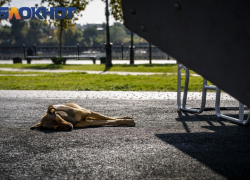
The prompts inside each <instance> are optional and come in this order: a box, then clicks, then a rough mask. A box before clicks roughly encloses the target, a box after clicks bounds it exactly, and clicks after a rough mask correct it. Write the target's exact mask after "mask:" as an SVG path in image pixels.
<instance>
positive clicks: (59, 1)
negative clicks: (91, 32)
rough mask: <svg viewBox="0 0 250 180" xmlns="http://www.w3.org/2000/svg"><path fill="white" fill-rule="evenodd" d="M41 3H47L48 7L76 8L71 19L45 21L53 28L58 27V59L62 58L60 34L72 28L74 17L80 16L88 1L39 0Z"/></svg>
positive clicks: (75, 19)
mask: <svg viewBox="0 0 250 180" xmlns="http://www.w3.org/2000/svg"><path fill="white" fill-rule="evenodd" d="M41 3H42V4H43V3H48V7H64V8H65V7H76V11H74V13H72V19H68V18H65V19H61V20H57V19H54V20H51V19H46V21H47V23H48V24H49V25H54V26H55V27H59V32H60V35H59V45H60V57H62V33H63V31H64V30H65V29H67V28H68V27H69V26H74V25H75V23H74V22H75V21H77V20H78V18H77V17H76V16H78V15H80V13H81V11H83V10H84V9H85V8H86V5H87V4H88V0H41ZM67 17H68V14H67Z"/></svg>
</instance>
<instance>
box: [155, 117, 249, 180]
mask: <svg viewBox="0 0 250 180" xmlns="http://www.w3.org/2000/svg"><path fill="white" fill-rule="evenodd" d="M184 117H185V118H184ZM197 117H198V120H197ZM209 119H211V120H209ZM212 119H213V120H212ZM176 120H177V121H179V122H182V123H183V126H184V128H185V129H186V133H166V134H156V135H155V136H156V137H158V138H159V139H160V140H162V141H164V142H166V143H167V144H171V145H173V146H174V147H176V148H177V149H179V150H180V151H182V152H184V153H185V154H187V155H189V156H191V157H192V158H194V159H196V160H198V161H199V162H201V163H203V164H204V165H206V166H207V167H209V168H210V169H212V170H213V171H215V172H217V173H219V174H221V175H222V176H224V177H226V178H228V179H249V177H250V138H249V137H250V127H249V126H247V127H244V126H235V125H232V126H231V124H230V125H229V126H228V125H226V124H225V123H223V122H219V121H220V120H219V121H217V122H219V123H220V126H218V124H217V126H215V125H214V124H213V121H215V120H214V115H206V116H200V115H197V116H196V117H195V119H194V118H192V117H191V116H190V117H189V115H188V114H185V116H182V115H181V116H180V114H179V118H177V119H176ZM186 121H206V122H207V123H208V125H209V126H201V128H204V131H208V130H209V131H208V132H195V133H192V132H190V130H189V128H188V125H187V123H186Z"/></svg>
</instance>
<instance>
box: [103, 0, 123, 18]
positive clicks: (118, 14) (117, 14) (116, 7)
mask: <svg viewBox="0 0 250 180" xmlns="http://www.w3.org/2000/svg"><path fill="white" fill-rule="evenodd" d="M102 1H104V2H105V1H106V0H102ZM109 7H110V8H111V14H112V15H113V17H114V18H115V20H117V21H120V22H123V18H122V14H123V13H122V0H110V3H109Z"/></svg>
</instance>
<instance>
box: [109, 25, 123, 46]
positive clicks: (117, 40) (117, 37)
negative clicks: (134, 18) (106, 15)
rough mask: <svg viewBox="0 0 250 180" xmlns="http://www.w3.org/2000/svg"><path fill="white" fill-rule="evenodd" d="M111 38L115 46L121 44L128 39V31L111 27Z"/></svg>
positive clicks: (119, 27)
mask: <svg viewBox="0 0 250 180" xmlns="http://www.w3.org/2000/svg"><path fill="white" fill-rule="evenodd" d="M110 36H111V37H110V38H111V40H112V42H113V43H114V44H121V43H122V42H123V39H124V38H125V37H126V31H125V30H124V28H123V27H121V26H111V27H110Z"/></svg>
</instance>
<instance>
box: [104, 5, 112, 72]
mask: <svg viewBox="0 0 250 180" xmlns="http://www.w3.org/2000/svg"><path fill="white" fill-rule="evenodd" d="M105 15H106V21H107V24H106V36H107V43H106V44H105V47H106V68H107V67H112V66H113V65H112V52H111V48H112V44H111V43H110V34H109V8H108V0H106V13H105Z"/></svg>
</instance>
